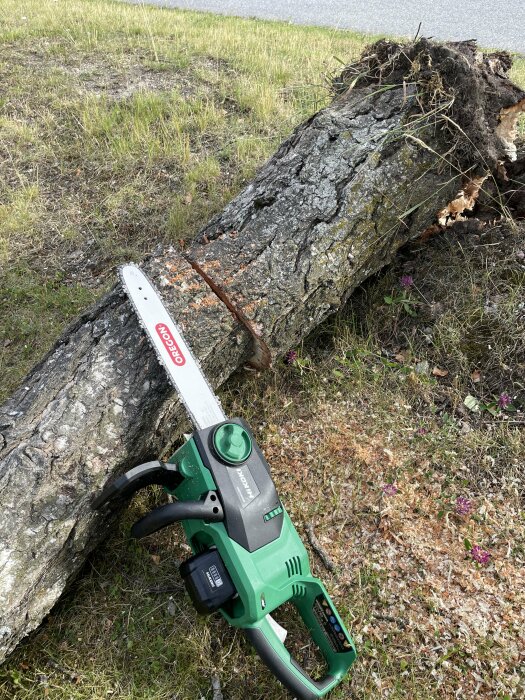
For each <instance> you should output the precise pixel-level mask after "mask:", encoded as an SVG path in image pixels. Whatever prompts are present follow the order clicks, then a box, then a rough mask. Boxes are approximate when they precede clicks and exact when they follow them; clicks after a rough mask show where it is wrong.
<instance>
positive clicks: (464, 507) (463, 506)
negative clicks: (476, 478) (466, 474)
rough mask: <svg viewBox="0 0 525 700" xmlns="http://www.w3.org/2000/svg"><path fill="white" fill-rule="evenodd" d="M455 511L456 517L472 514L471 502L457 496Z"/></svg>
mask: <svg viewBox="0 0 525 700" xmlns="http://www.w3.org/2000/svg"><path fill="white" fill-rule="evenodd" d="M455 510H456V514H457V515H470V514H471V513H472V501H471V500H469V499H468V498H465V496H458V497H457V498H456V509H455Z"/></svg>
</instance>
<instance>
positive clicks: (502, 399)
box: [498, 391, 512, 408]
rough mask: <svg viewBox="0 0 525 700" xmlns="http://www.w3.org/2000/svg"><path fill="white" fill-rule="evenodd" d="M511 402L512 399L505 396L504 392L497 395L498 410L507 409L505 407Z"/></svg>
mask: <svg viewBox="0 0 525 700" xmlns="http://www.w3.org/2000/svg"><path fill="white" fill-rule="evenodd" d="M511 401H512V399H511V398H510V396H509V395H508V394H507V392H505V391H504V392H503V393H502V394H500V395H499V399H498V406H499V407H500V408H507V406H509V405H510V402H511Z"/></svg>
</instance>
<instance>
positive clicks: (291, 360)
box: [284, 350, 297, 365]
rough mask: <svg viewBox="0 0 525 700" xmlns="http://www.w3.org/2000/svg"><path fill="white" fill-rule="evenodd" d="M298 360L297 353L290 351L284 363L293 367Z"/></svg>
mask: <svg viewBox="0 0 525 700" xmlns="http://www.w3.org/2000/svg"><path fill="white" fill-rule="evenodd" d="M296 360H297V352H296V351H295V350H288V352H287V353H286V355H285V356H284V363H285V364H286V365H293V363H294V362H295V361H296Z"/></svg>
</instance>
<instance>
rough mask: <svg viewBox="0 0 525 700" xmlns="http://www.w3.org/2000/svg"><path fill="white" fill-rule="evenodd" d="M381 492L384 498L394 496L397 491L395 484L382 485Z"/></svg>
mask: <svg viewBox="0 0 525 700" xmlns="http://www.w3.org/2000/svg"><path fill="white" fill-rule="evenodd" d="M382 491H383V493H384V494H385V496H395V495H396V493H397V492H398V491H399V489H398V488H397V486H396V485H395V484H384V486H383V487H382Z"/></svg>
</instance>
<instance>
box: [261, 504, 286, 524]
mask: <svg viewBox="0 0 525 700" xmlns="http://www.w3.org/2000/svg"><path fill="white" fill-rule="evenodd" d="M282 512H283V508H282V506H277V508H274V509H273V510H271V511H270V512H269V513H266V515H265V516H264V520H265V522H268V520H271V519H272V518H276V517H277V516H278V515H281V513H282Z"/></svg>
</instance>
